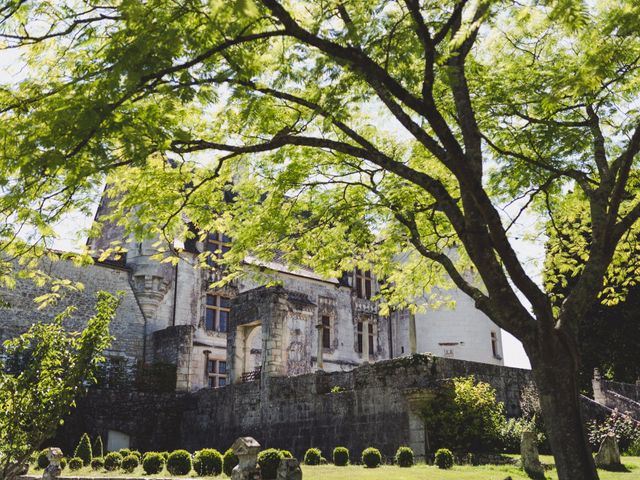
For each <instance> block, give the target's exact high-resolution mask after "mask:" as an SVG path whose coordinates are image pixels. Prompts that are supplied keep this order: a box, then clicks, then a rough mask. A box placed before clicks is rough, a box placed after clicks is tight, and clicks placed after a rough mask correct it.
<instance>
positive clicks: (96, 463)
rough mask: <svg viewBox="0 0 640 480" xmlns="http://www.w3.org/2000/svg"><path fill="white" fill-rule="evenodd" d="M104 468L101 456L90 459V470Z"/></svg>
mask: <svg viewBox="0 0 640 480" xmlns="http://www.w3.org/2000/svg"><path fill="white" fill-rule="evenodd" d="M103 468H104V459H103V458H102V457H95V458H94V459H93V460H91V469H92V470H102V469H103Z"/></svg>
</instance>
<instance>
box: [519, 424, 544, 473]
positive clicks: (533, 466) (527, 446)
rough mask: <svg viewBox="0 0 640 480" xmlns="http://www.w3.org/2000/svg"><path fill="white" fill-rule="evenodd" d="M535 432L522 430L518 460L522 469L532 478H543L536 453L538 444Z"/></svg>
mask: <svg viewBox="0 0 640 480" xmlns="http://www.w3.org/2000/svg"><path fill="white" fill-rule="evenodd" d="M536 442H537V439H536V434H535V433H534V432H522V438H521V439H520V462H521V464H522V469H523V470H524V471H525V473H526V474H527V475H528V476H529V478H533V479H534V480H537V479H540V480H543V479H544V468H542V464H541V463H540V457H539V455H538V445H537V444H536Z"/></svg>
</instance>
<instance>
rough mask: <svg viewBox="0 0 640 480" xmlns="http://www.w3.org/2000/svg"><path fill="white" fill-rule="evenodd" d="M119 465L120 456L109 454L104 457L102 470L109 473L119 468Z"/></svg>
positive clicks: (115, 453)
mask: <svg viewBox="0 0 640 480" xmlns="http://www.w3.org/2000/svg"><path fill="white" fill-rule="evenodd" d="M121 463H122V455H120V454H119V453H118V452H109V453H107V455H106V456H105V457H104V468H105V470H107V471H109V472H112V471H114V470H117V469H118V468H120V464H121Z"/></svg>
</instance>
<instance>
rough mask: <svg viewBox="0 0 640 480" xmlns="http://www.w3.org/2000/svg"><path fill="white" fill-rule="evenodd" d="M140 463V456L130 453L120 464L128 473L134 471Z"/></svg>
mask: <svg viewBox="0 0 640 480" xmlns="http://www.w3.org/2000/svg"><path fill="white" fill-rule="evenodd" d="M138 465H140V462H139V461H138V457H137V456H136V455H133V454H129V455H127V456H126V457H124V458H123V459H122V463H121V464H120V466H121V467H122V469H123V470H124V471H125V472H127V473H131V472H133V471H134V470H135V469H136V468H137V466H138Z"/></svg>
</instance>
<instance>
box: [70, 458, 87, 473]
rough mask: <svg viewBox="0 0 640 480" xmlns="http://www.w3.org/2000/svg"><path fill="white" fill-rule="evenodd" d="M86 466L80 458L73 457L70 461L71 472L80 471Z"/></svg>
mask: <svg viewBox="0 0 640 480" xmlns="http://www.w3.org/2000/svg"><path fill="white" fill-rule="evenodd" d="M83 465H84V461H83V460H82V459H81V458H80V457H73V458H71V459H70V460H69V470H71V471H75V470H80V469H81V468H82V466H83Z"/></svg>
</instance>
